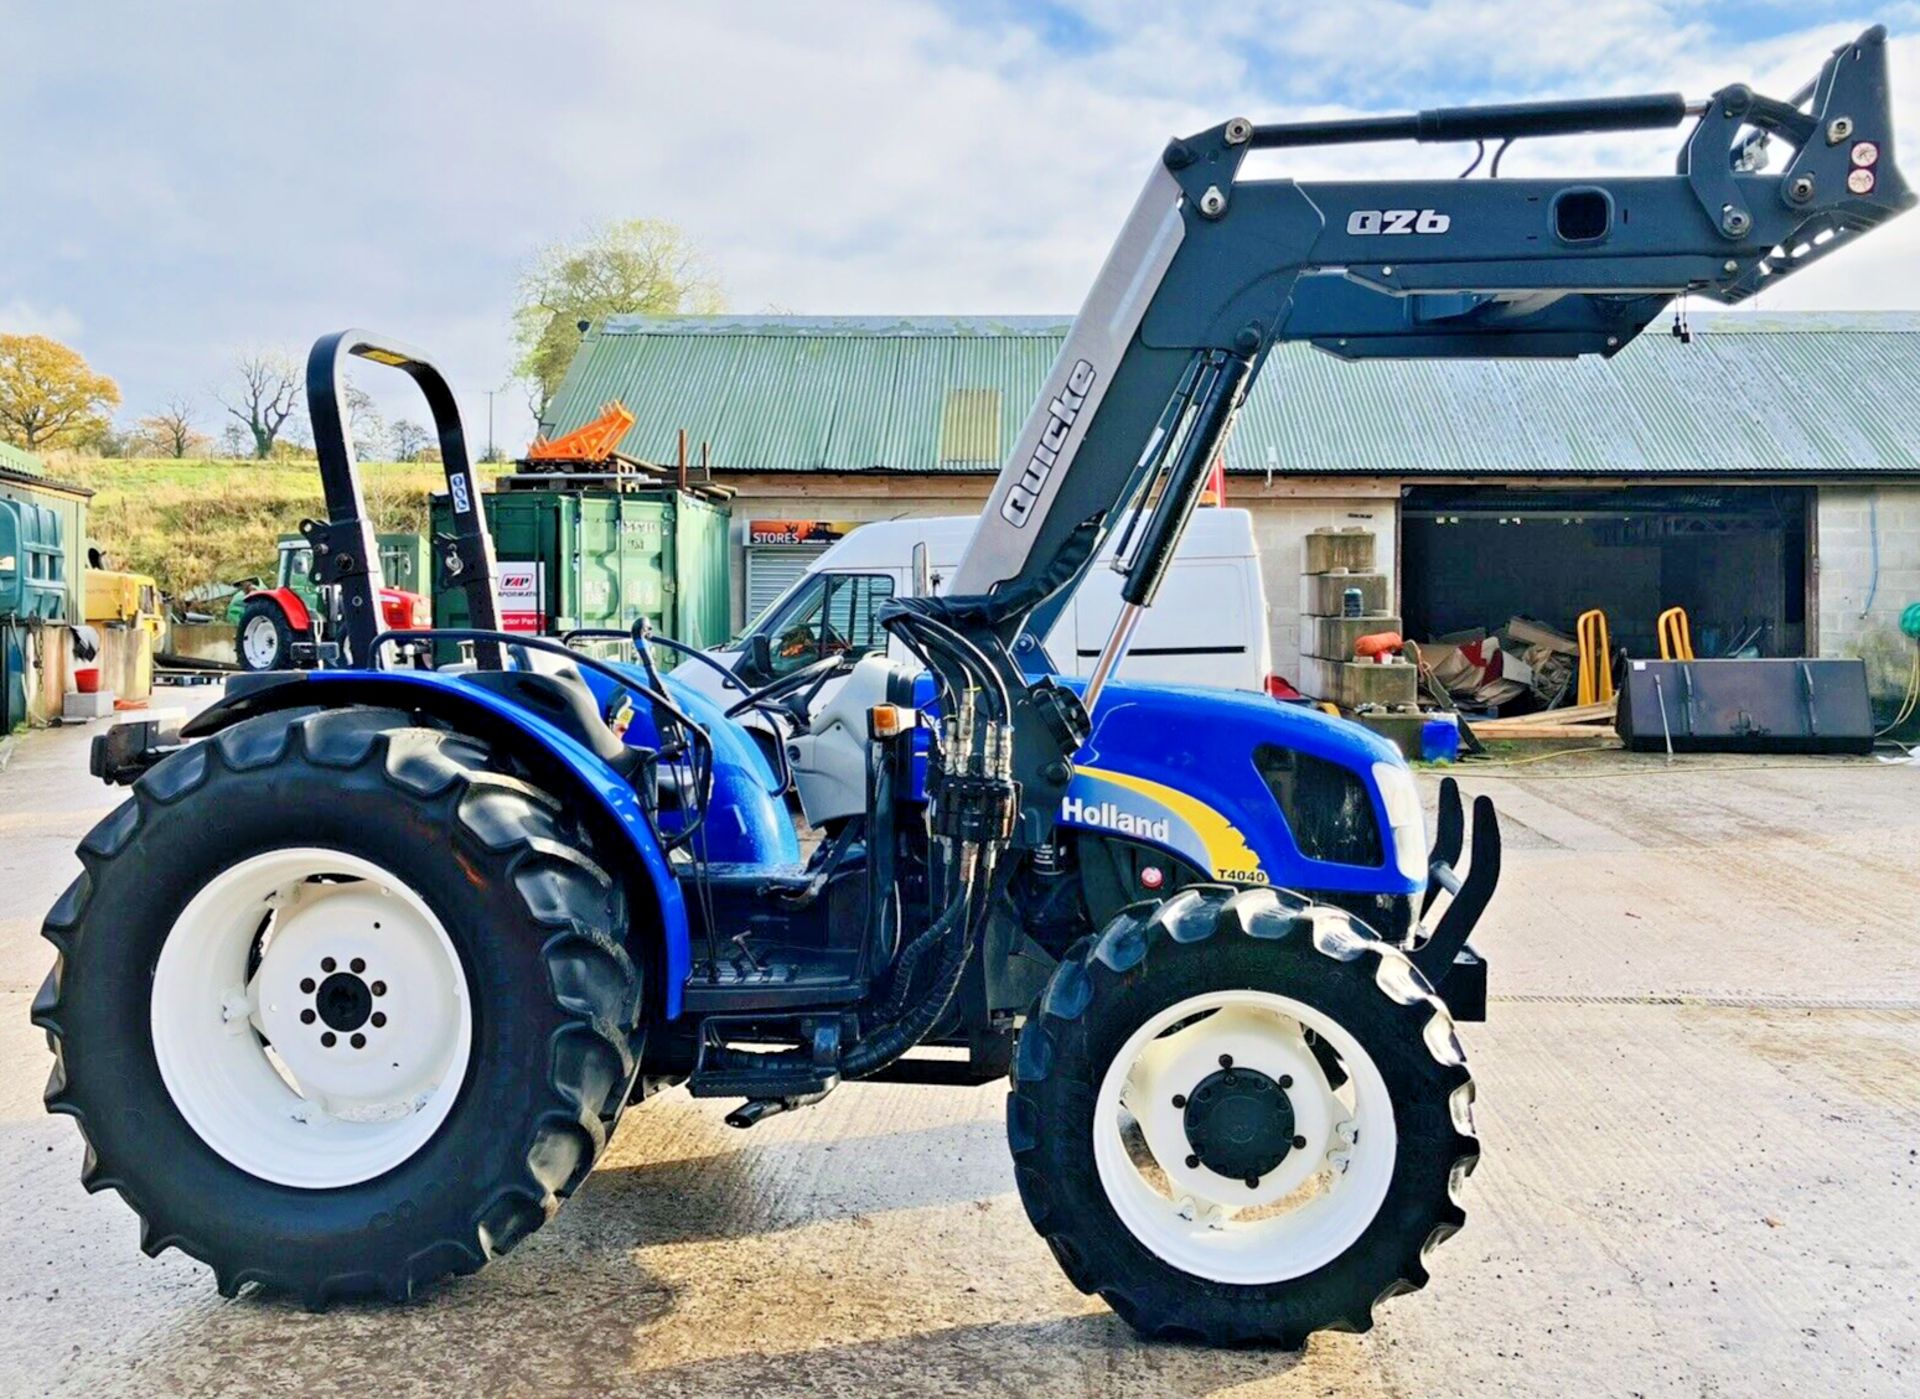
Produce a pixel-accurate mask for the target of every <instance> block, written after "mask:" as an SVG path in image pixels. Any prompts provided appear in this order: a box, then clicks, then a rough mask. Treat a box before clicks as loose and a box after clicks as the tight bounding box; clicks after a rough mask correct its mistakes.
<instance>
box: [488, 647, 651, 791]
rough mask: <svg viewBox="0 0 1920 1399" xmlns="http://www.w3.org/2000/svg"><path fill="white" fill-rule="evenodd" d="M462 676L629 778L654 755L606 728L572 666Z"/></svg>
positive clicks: (578, 674) (598, 710) (498, 671)
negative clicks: (518, 707) (504, 699)
mask: <svg viewBox="0 0 1920 1399" xmlns="http://www.w3.org/2000/svg"><path fill="white" fill-rule="evenodd" d="M465 679H466V682H467V683H468V684H469V685H475V686H478V687H479V688H481V689H483V690H492V691H493V692H494V693H495V694H498V695H503V696H505V697H506V698H507V699H510V700H512V701H513V702H514V703H515V704H517V705H519V706H520V707H521V708H522V709H525V710H526V711H527V712H528V713H530V714H533V715H536V716H537V717H539V718H541V719H544V720H545V721H546V722H547V723H549V724H552V725H553V726H554V727H555V728H556V729H558V730H560V732H562V733H564V734H565V735H566V736H567V737H568V738H571V739H573V740H574V741H575V742H576V743H578V744H580V746H581V747H583V748H585V749H586V750H587V751H588V752H590V753H592V754H593V755H594V756H595V757H597V758H599V759H600V761H602V762H603V763H605V764H606V765H607V766H608V767H610V768H612V769H613V770H614V771H615V772H617V773H619V774H620V775H621V776H622V777H624V778H627V779H628V780H629V781H631V780H632V779H633V778H634V777H635V776H636V775H637V774H638V773H639V772H640V771H641V770H642V769H643V768H644V767H645V766H646V764H647V762H648V761H649V760H650V759H651V758H652V757H653V751H652V750H651V749H647V748H635V747H633V746H632V745H630V744H628V743H624V742H622V741H621V738H620V735H618V734H616V733H615V732H614V731H613V730H612V729H610V728H608V727H607V721H606V720H605V719H604V718H603V717H602V716H601V713H600V705H599V703H598V702H597V701H596V700H595V699H594V697H593V691H592V690H590V689H588V688H587V682H586V681H584V680H582V679H581V678H580V672H579V671H578V670H576V669H575V668H574V667H573V666H570V665H561V666H558V667H555V668H554V669H552V670H547V671H537V670H476V671H472V672H470V673H469V674H468V675H467V676H466V677H465Z"/></svg>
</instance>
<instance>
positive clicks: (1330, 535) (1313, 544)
mask: <svg viewBox="0 0 1920 1399" xmlns="http://www.w3.org/2000/svg"><path fill="white" fill-rule="evenodd" d="M1304 545H1305V552H1306V562H1305V564H1304V565H1303V566H1302V568H1301V572H1303V573H1331V572H1333V571H1334V570H1335V569H1337V568H1340V569H1345V570H1346V571H1347V572H1349V573H1372V572H1373V571H1374V534H1373V531H1372V530H1368V529H1361V528H1360V527H1359V526H1357V525H1356V526H1352V527H1350V528H1347V529H1339V530H1336V529H1331V528H1328V527H1326V526H1322V527H1321V528H1319V529H1317V530H1314V531H1313V532H1312V533H1311V534H1309V535H1308V536H1307V537H1306V539H1305V541H1304Z"/></svg>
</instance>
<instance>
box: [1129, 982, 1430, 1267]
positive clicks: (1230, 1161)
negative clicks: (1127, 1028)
mask: <svg viewBox="0 0 1920 1399" xmlns="http://www.w3.org/2000/svg"><path fill="white" fill-rule="evenodd" d="M1308 1030H1311V1031H1313V1032H1314V1033H1315V1034H1316V1035H1318V1036H1319V1037H1321V1038H1322V1039H1323V1040H1326V1041H1327V1042H1328V1044H1329V1045H1331V1046H1332V1047H1333V1049H1334V1051H1335V1052H1336V1053H1337V1054H1338V1056H1339V1059H1340V1061H1341V1063H1342V1065H1343V1066H1344V1068H1345V1070H1346V1073H1347V1075H1348V1077H1347V1078H1343V1079H1342V1080H1341V1085H1342V1086H1341V1087H1340V1088H1338V1089H1336V1088H1335V1087H1334V1086H1333V1085H1332V1084H1331V1083H1330V1082H1329V1080H1328V1075H1327V1071H1326V1070H1325V1069H1324V1068H1323V1067H1322V1066H1321V1064H1320V1062H1319V1060H1318V1059H1317V1058H1316V1057H1315V1055H1314V1052H1313V1050H1312V1049H1311V1048H1309V1046H1308V1045H1307V1042H1306V1037H1305V1032H1306V1031H1308ZM1123 1114H1124V1115H1125V1116H1127V1117H1131V1118H1132V1120H1133V1123H1134V1125H1135V1127H1136V1128H1137V1130H1138V1133H1139V1145H1138V1147H1137V1148H1130V1147H1129V1146H1128V1145H1127V1143H1126V1133H1125V1131H1124V1130H1123V1122H1124V1118H1123ZM1363 1128H1364V1131H1363ZM1394 1139H1395V1132H1394V1126H1393V1114H1392V1107H1391V1102H1390V1100H1389V1099H1388V1097H1387V1094H1386V1088H1385V1085H1384V1083H1383V1082H1382V1081H1381V1079H1380V1075H1379V1070H1378V1069H1377V1068H1376V1067H1375V1066H1374V1064H1373V1062H1372V1061H1371V1059H1370V1058H1368V1056H1367V1055H1366V1053H1365V1051H1364V1050H1362V1049H1361V1047H1360V1045H1359V1042H1358V1041H1357V1040H1355V1039H1354V1037H1353V1036H1352V1035H1351V1034H1350V1033H1349V1032H1348V1031H1347V1029H1346V1028H1345V1027H1344V1026H1342V1025H1341V1024H1340V1023H1339V1022H1338V1021H1336V1020H1333V1019H1332V1018H1331V1017H1329V1016H1327V1015H1325V1014H1324V1013H1323V1012H1320V1011H1318V1010H1316V1009H1315V1008H1314V1007H1311V1006H1308V1005H1305V1004H1303V1003H1301V1002H1298V1001H1293V1000H1290V999H1288V998H1287V997H1285V996H1281V995H1278V994H1275V993H1271V992H1264V991H1251V990H1225V989H1223V990H1220V991H1214V992H1208V993H1204V994H1202V995H1199V996H1195V997H1192V998H1190V999H1188V1000H1185V1001H1182V1002H1179V1003H1178V1004H1176V1005H1174V1006H1170V1007H1168V1008H1167V1009H1166V1010H1163V1011H1161V1012H1160V1013H1159V1014H1158V1015H1155V1016H1153V1017H1152V1018H1150V1019H1149V1020H1148V1021H1147V1022H1146V1023H1145V1024H1143V1025H1141V1026H1140V1027H1139V1028H1138V1029H1137V1030H1136V1031H1135V1032H1134V1034H1133V1036H1132V1037H1131V1038H1130V1039H1129V1040H1128V1041H1127V1043H1126V1044H1124V1045H1122V1046H1121V1048H1120V1051H1119V1053H1118V1054H1117V1055H1116V1056H1115V1057H1114V1059H1113V1061H1112V1062H1111V1063H1110V1065H1109V1067H1108V1071H1107V1073H1106V1075H1105V1077H1104V1078H1103V1080H1102V1081H1101V1083H1100V1085H1099V1087H1098V1090H1097V1098H1096V1103H1095V1128H1094V1158H1095V1161H1096V1164H1097V1167H1098V1170H1099V1172H1100V1175H1101V1181H1102V1185H1103V1187H1104V1188H1105V1190H1106V1192H1107V1198H1108V1200H1109V1201H1110V1202H1111V1203H1112V1205H1113V1207H1114V1210H1115V1212H1116V1213H1117V1214H1118V1215H1119V1216H1120V1219H1121V1222H1122V1223H1124V1224H1125V1225H1126V1226H1127V1228H1128V1229H1129V1230H1131V1231H1132V1232H1133V1234H1134V1236H1135V1237H1136V1238H1138V1239H1140V1240H1141V1242H1143V1243H1145V1244H1146V1245H1147V1247H1149V1248H1150V1249H1152V1250H1153V1251H1154V1252H1155V1253H1156V1254H1158V1255H1159V1256H1160V1257H1161V1258H1163V1259H1165V1260H1167V1261H1168V1262H1171V1263H1173V1264H1174V1265H1175V1266H1176V1267H1179V1268H1180V1269H1182V1270H1183V1271H1185V1272H1189V1273H1193V1274H1195V1275H1196V1276H1199V1277H1205V1278H1211V1279H1213V1280H1215V1281H1217V1282H1238V1283H1251V1282H1262V1281H1271V1280H1272V1279H1274V1278H1275V1277H1276V1275H1285V1274H1289V1273H1290V1272H1291V1273H1293V1274H1297V1273H1299V1272H1306V1271H1311V1270H1312V1269H1313V1268H1315V1267H1318V1266H1319V1265H1320V1264H1321V1263H1323V1262H1325V1261H1327V1260H1328V1259H1329V1258H1331V1257H1333V1256H1335V1255H1336V1254H1338V1252H1339V1251H1340V1250H1341V1249H1342V1248H1344V1247H1346V1246H1347V1245H1348V1244H1350V1243H1351V1242H1352V1241H1353V1239H1354V1238H1355V1237H1357V1236H1358V1235H1359V1233H1360V1231H1361V1230H1362V1229H1364V1228H1365V1226H1366V1224H1367V1221H1368V1220H1370V1219H1371V1218H1372V1216H1373V1212H1374V1211H1375V1210H1376V1209H1377V1208H1378V1207H1379V1203H1380V1200H1381V1199H1382V1198H1383V1197H1384V1195H1385V1193H1386V1188H1387V1183H1388V1180H1389V1179H1390V1177H1391V1175H1392V1170H1393V1153H1394ZM1276 1210H1277V1211H1278V1213H1274V1211H1276Z"/></svg>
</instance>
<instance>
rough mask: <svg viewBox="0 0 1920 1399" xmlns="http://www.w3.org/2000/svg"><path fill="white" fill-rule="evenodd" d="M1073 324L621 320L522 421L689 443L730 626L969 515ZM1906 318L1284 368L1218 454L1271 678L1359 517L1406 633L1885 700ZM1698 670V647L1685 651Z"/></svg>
mask: <svg viewBox="0 0 1920 1399" xmlns="http://www.w3.org/2000/svg"><path fill="white" fill-rule="evenodd" d="M1066 329H1067V321H1066V320H1065V319H1064V318H1053V317H904V318H889V317H803V316H760V317H727V316H716V317H649V316H633V317H617V318H611V319H609V320H607V321H605V322H604V323H602V324H599V325H595V326H593V327H591V328H590V329H589V330H588V332H587V334H586V335H585V337H584V339H583V341H582V344H581V348H580V352H579V354H578V356H577V357H576V358H575V360H574V363H573V366H572V368H571V370H570V371H569V373H568V375H567V378H566V380H565V382H564V383H563V384H562V385H561V388H560V391H559V393H558V394H557V395H556V396H555V398H554V401H553V404H552V405H551V408H550V410H549V415H548V419H547V420H546V421H545V422H543V423H542V425H541V426H542V430H543V431H546V432H547V433H549V434H555V433H560V432H566V431H569V430H571V429H573V428H575V427H578V426H579V425H580V424H582V423H583V422H585V421H587V420H588V419H590V418H592V417H593V416H594V415H595V414H596V413H598V411H599V409H600V406H601V405H602V404H603V403H605V402H607V401H608V400H610V399H614V398H618V399H620V400H622V401H623V402H625V403H626V404H627V405H628V407H630V408H632V409H633V411H634V413H635V415H636V419H637V421H636V423H635V425H634V427H633V428H632V429H631V430H630V431H629V432H628V434H627V436H626V438H625V439H624V440H623V441H622V443H621V445H620V450H621V451H623V452H625V453H627V454H629V455H631V456H635V457H641V458H645V459H648V460H653V461H670V460H672V458H673V453H674V450H675V442H676V434H677V432H678V430H680V429H682V428H684V429H686V431H687V433H688V435H689V437H690V438H691V439H692V440H693V441H695V442H705V443H707V444H708V450H709V457H710V460H711V462H712V466H713V470H714V472H715V473H716V475H718V476H720V477H722V478H723V479H725V481H726V482H727V484H729V485H731V486H733V487H735V488H736V489H737V490H738V491H739V493H740V494H739V497H738V499H737V500H736V502H735V508H734V519H735V527H734V528H735V538H734V542H733V548H734V551H735V563H736V565H737V566H736V568H735V571H734V574H735V585H734V590H735V595H734V617H735V621H736V623H738V622H740V621H743V620H744V619H745V617H746V616H747V615H748V614H749V613H750V612H751V611H753V610H756V606H757V605H758V604H761V603H763V602H764V601H765V600H766V599H767V598H768V597H769V596H771V595H773V594H774V593H776V592H777V591H778V588H779V587H780V586H783V583H784V580H786V579H788V578H791V576H793V573H794V572H795V571H796V570H797V569H798V568H800V567H803V566H804V564H805V561H806V559H807V558H808V557H810V556H811V555H812V554H813V553H817V552H818V550H819V549H820V548H822V547H824V544H822V543H820V542H818V541H819V540H821V539H823V538H825V537H830V536H831V535H833V534H834V533H835V532H836V531H837V530H842V529H844V528H846V527H847V526H848V525H851V524H854V523H857V522H859V521H862V520H871V519H891V518H897V517H901V516H911V515H931V514H959V513H973V512H976V511H978V510H979V509H980V508H981V506H982V504H983V502H984V500H985V498H986V494H987V490H988V487H989V485H990V484H991V482H992V479H993V475H994V473H995V472H996V471H997V470H998V467H999V464H1000V461H1001V459H1002V457H1003V456H1004V454H1005V452H1006V451H1007V450H1008V448H1009V446H1010V444H1011V442H1012V440H1013V437H1014V435H1015V433H1016V432H1017V431H1018V428H1019V425H1020V422H1021V420H1022V418H1023V417H1024V415H1025V413H1026V411H1027V409H1028V407H1029V406H1030V405H1031V403H1032V402H1033V400H1034V398H1035V397H1036V396H1037V394H1038V392H1039V389H1040V386H1041V384H1042V382H1043V381H1044V379H1045V377H1046V371H1047V369H1048V367H1049V366H1050V365H1051V363H1052V361H1053V358H1054V355H1055V354H1056V353H1057V351H1058V349H1059V346H1060V343H1061V340H1062V338H1063V337H1064V335H1065V333H1066ZM1916 397H1920V317H1916V316H1913V315H1907V314H1863V315H1827V314H1781V315H1764V316H1763V315H1759V314H1747V313H1741V314H1727V315H1719V316H1713V317H1707V316H1700V317H1696V318H1695V320H1694V334H1693V336H1692V340H1691V343H1683V342H1682V341H1681V340H1680V339H1678V338H1675V337H1672V336H1669V335H1665V334H1661V333H1658V332H1650V333H1648V334H1647V335H1644V336H1643V337H1641V338H1640V339H1639V340H1637V341H1635V342H1634V343H1633V344H1631V345H1629V346H1628V347H1627V348H1626V349H1624V350H1623V351H1621V353H1620V354H1618V355H1617V356H1615V357H1614V358H1613V359H1611V360H1582V361H1577V362H1572V363H1568V362H1564V361H1553V362H1532V361H1499V360H1494V361H1442V360H1433V361H1416V362H1408V361H1379V362H1370V363H1360V364H1347V363H1342V362H1340V361H1338V360H1335V359H1332V358H1330V357H1328V356H1326V355H1323V354H1321V353H1319V352H1317V351H1315V350H1313V349H1311V348H1309V347H1307V346H1304V345H1288V346H1284V347H1282V348H1281V349H1279V350H1278V351H1276V352H1275V354H1274V356H1273V359H1272V362H1270V363H1269V365H1268V366H1267V368H1266V371H1265V372H1264V373H1263V375H1262V376H1261V378H1260V380H1259V382H1258V383H1257V385H1256V386H1255V389H1254V392H1253V394H1252V396H1251V397H1250V399H1249V401H1248V403H1247V405H1246V407H1245V410H1244V411H1243V413H1242V414H1241V419H1240V422H1239V424H1238V427H1237V428H1236V430H1235V432H1234V435H1233V438H1232V440H1231V442H1230V444H1229V447H1228V453H1227V471H1228V488H1227V495H1228V500H1229V503H1230V504H1233V505H1236V506H1240V507H1243V508H1245V509H1247V510H1249V511H1251V512H1252V514H1253V516H1254V520H1255V528H1256V534H1257V537H1258V539H1259V541H1260V545H1261V550H1262V555H1263V567H1264V570H1265V573H1266V582H1267V595H1268V599H1269V603H1270V607H1271V613H1270V618H1269V625H1270V627H1271V630H1272V641H1273V649H1274V657H1275V664H1276V665H1277V666H1278V667H1279V669H1280V670H1281V671H1282V672H1283V673H1289V674H1291V673H1293V672H1294V669H1295V668H1296V666H1297V662H1298V658H1299V655H1300V650H1299V647H1300V611H1299V602H1300V596H1299V592H1300V582H1299V575H1300V568H1301V550H1302V543H1301V541H1302V539H1303V538H1304V536H1305V535H1306V534H1307V533H1308V532H1310V531H1311V530H1313V529H1315V528H1318V527H1321V526H1329V525H1331V526H1336V527H1349V526H1360V527H1364V528H1367V529H1371V530H1373V531H1374V532H1376V533H1377V534H1378V536H1379V539H1380V548H1379V555H1380V558H1379V562H1378V567H1380V568H1381V570H1382V571H1384V572H1385V573H1386V574H1387V575H1388V578H1389V585H1390V596H1391V598H1392V602H1393V608H1394V610H1395V611H1396V612H1397V613H1398V614H1399V615H1401V616H1402V617H1403V618H1405V620H1406V623H1407V627H1408V632H1409V635H1413V636H1427V635H1434V634H1438V633H1442V632H1447V631H1452V630H1457V629H1459V628H1461V627H1464V626H1472V625H1488V626H1493V625H1498V624H1500V623H1502V622H1504V621H1505V620H1506V619H1507V618H1508V617H1509V616H1510V615H1513V614H1514V613H1516V612H1522V613H1526V614H1528V615H1531V616H1534V617H1537V618H1539V619H1540V620H1541V621H1543V622H1546V623H1547V624H1549V625H1551V626H1553V627H1555V628H1557V629H1560V630H1562V631H1566V632H1571V631H1572V630H1573V623H1574V619H1575V617H1576V616H1577V615H1578V614H1579V613H1580V612H1583V611H1585V610H1586V609H1588V608H1591V607H1598V608H1601V609H1603V610H1605V611H1606V612H1607V613H1608V615H1609V619H1610V621H1611V623H1612V631H1613V636H1614V638H1615V639H1616V641H1618V642H1620V643H1622V644H1625V645H1627V646H1628V647H1629V648H1631V649H1632V650H1634V651H1635V653H1636V654H1651V653H1653V651H1654V635H1653V633H1654V620H1655V617H1656V615H1657V614H1658V612H1659V611H1660V610H1661V609H1662V608H1664V607H1667V606H1674V605H1678V606H1684V607H1686V608H1687V609H1688V611H1689V614H1690V615H1691V617H1692V619H1693V628H1694V633H1695V637H1696V642H1697V643H1698V642H1704V643H1707V644H1708V645H1711V646H1714V647H1726V648H1730V647H1731V646H1733V645H1734V644H1736V643H1739V642H1743V641H1744V642H1746V643H1747V644H1750V645H1752V646H1753V647H1754V648H1755V649H1757V650H1758V651H1759V652H1760V653H1761V654H1763V655H1794V654H1813V655H1825V656H1841V655H1862V656H1865V657H1866V658H1867V659H1868V661H1869V667H1870V673H1871V674H1872V676H1873V682H1874V686H1875V689H1876V691H1877V692H1880V693H1883V694H1884V693H1892V692H1894V691H1895V690H1896V689H1897V687H1898V685H1899V682H1900V681H1901V680H1902V679H1903V678H1904V675H1905V669H1906V664H1907V660H1906V654H1907V653H1906V646H1907V643H1905V642H1904V641H1903V640H1902V639H1901V638H1900V636H1899V634H1898V625H1897V623H1898V618H1899V614H1900V610H1901V608H1902V607H1904V606H1905V605H1906V604H1907V603H1909V602H1912V601H1915V600H1916V599H1920V429H1917V428H1916V427H1915V425H1914V423H1913V420H1912V417H1911V413H1910V410H1909V407H1908V405H1910V404H1911V403H1913V402H1914V401H1915V399H1916ZM1701 651H1702V654H1707V647H1706V646H1702V648H1701Z"/></svg>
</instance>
